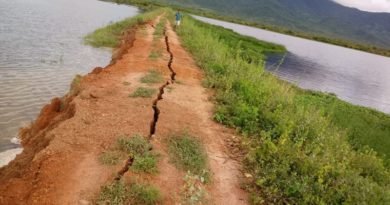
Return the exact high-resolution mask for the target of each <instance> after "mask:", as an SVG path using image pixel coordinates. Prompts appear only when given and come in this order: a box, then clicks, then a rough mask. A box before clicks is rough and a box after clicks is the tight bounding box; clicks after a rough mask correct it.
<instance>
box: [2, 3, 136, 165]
mask: <svg viewBox="0 0 390 205" xmlns="http://www.w3.org/2000/svg"><path fill="white" fill-rule="evenodd" d="M138 12H139V11H138V9H137V8H135V7H130V6H124V5H116V4H112V3H107V2H101V1H97V0H81V1H80V0H33V1H32V0H12V1H10V0H0V87H1V89H0V131H1V132H0V166H1V163H2V161H7V160H6V158H9V156H10V154H12V153H13V152H12V149H15V148H16V147H17V145H15V144H14V143H11V141H10V140H11V139H12V138H14V137H15V136H16V135H17V132H18V129H19V127H21V126H24V125H26V124H28V123H30V122H31V121H32V120H33V119H34V118H36V116H37V114H38V113H39V111H40V109H41V108H42V106H43V105H44V104H46V103H48V102H49V101H50V99H51V98H53V97H55V96H62V95H64V94H65V93H66V92H67V90H68V89H69V84H70V82H71V81H72V79H73V77H74V76H75V75H76V74H86V73H88V72H89V71H91V69H92V68H94V67H96V66H105V65H107V64H108V63H109V61H110V59H111V51H110V50H109V49H106V50H104V49H96V48H92V47H89V46H86V45H84V44H83V36H85V35H86V34H88V33H90V32H92V31H94V30H95V29H96V28H99V27H102V26H104V25H107V24H109V23H110V22H114V21H118V20H121V19H124V18H126V17H131V16H134V15H136V14H137V13H138ZM5 150H7V151H6V152H4V151H5ZM16 151H17V149H15V152H16Z"/></svg>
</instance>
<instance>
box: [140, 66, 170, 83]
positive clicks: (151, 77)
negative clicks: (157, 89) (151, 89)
mask: <svg viewBox="0 0 390 205" xmlns="http://www.w3.org/2000/svg"><path fill="white" fill-rule="evenodd" d="M163 80H164V78H163V77H162V75H161V73H160V72H159V71H158V70H154V69H153V70H150V71H149V73H148V74H146V75H145V76H144V77H142V78H141V83H146V84H156V83H161V82H163Z"/></svg>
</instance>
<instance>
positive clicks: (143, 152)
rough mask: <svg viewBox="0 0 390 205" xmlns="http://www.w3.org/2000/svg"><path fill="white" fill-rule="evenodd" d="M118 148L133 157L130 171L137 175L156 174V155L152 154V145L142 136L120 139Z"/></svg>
mask: <svg viewBox="0 0 390 205" xmlns="http://www.w3.org/2000/svg"><path fill="white" fill-rule="evenodd" d="M118 147H119V149H120V150H121V151H122V152H125V153H126V154H127V155H131V156H134V163H133V165H132V166H131V169H132V170H133V171H135V172H137V173H139V172H145V173H148V174H155V173H157V172H158V169H157V162H158V155H157V154H155V153H153V152H152V151H151V150H152V145H151V144H150V143H149V142H148V141H147V140H146V139H145V138H144V137H142V136H140V135H134V136H133V137H131V138H120V139H119V140H118Z"/></svg>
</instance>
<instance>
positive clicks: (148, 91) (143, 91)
mask: <svg viewBox="0 0 390 205" xmlns="http://www.w3.org/2000/svg"><path fill="white" fill-rule="evenodd" d="M156 92H157V90H156V89H154V88H145V87H139V88H137V90H136V91H134V93H132V94H130V95H129V97H132V98H136V97H141V98H150V97H152V96H153V95H154V94H155V93H156Z"/></svg>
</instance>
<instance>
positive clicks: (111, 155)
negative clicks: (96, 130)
mask: <svg viewBox="0 0 390 205" xmlns="http://www.w3.org/2000/svg"><path fill="white" fill-rule="evenodd" d="M123 158H124V155H123V153H122V152H120V151H118V150H110V151H107V152H104V153H103V154H101V155H100V157H99V161H100V162H101V163H102V164H104V165H109V166H112V165H117V164H118V163H119V162H120V161H121V160H123Z"/></svg>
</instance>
